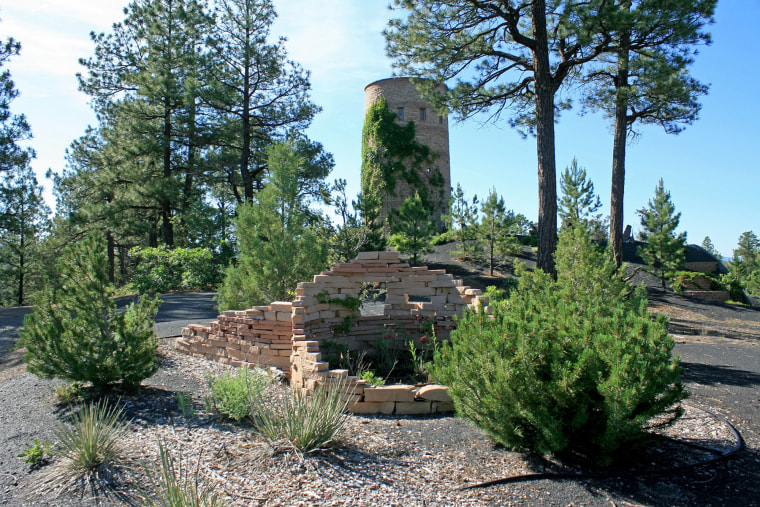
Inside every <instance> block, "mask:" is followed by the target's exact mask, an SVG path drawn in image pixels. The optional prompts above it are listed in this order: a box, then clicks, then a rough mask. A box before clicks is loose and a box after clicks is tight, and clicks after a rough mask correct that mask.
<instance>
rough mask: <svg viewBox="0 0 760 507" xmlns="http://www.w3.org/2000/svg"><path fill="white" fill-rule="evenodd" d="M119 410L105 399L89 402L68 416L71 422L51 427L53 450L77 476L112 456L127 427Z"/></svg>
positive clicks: (95, 467)
mask: <svg viewBox="0 0 760 507" xmlns="http://www.w3.org/2000/svg"><path fill="white" fill-rule="evenodd" d="M123 413H124V412H123V410H122V409H117V408H116V407H111V406H109V405H108V402H107V401H106V400H101V401H99V402H98V403H96V404H92V403H89V404H87V405H85V406H83V407H81V408H80V409H79V410H77V411H75V412H74V413H73V414H72V416H71V425H68V424H63V423H61V424H59V425H58V426H56V428H54V429H53V433H54V434H55V436H56V438H57V439H58V445H57V446H56V448H55V453H56V454H58V455H60V456H62V457H63V458H65V459H66V460H67V463H66V467H67V468H68V469H69V470H70V471H71V472H73V473H74V474H75V475H77V476H83V475H86V474H88V473H91V472H94V471H95V470H96V469H98V468H99V467H101V466H103V465H106V464H108V463H109V462H111V461H113V460H114V459H115V458H116V454H117V448H118V445H119V440H120V439H121V438H122V437H123V436H124V434H125V433H126V431H127V425H126V424H125V423H124V422H123V421H122V420H121V419H122V416H123Z"/></svg>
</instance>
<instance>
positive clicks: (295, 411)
mask: <svg viewBox="0 0 760 507" xmlns="http://www.w3.org/2000/svg"><path fill="white" fill-rule="evenodd" d="M252 400H253V405H254V412H253V423H254V428H255V431H256V432H258V433H259V434H261V435H264V436H265V437H266V438H268V439H269V440H270V441H271V442H277V441H281V440H285V441H287V442H289V443H290V444H291V445H292V446H293V447H295V448H297V449H299V450H301V451H305V452H308V451H313V450H316V449H319V448H322V447H325V446H327V445H329V444H331V443H333V442H334V441H335V440H336V438H337V437H338V436H339V435H340V432H341V431H342V430H343V427H344V426H345V424H346V416H345V415H344V412H345V411H346V409H347V408H348V403H349V401H350V400H351V396H350V393H347V389H346V384H345V383H344V382H335V383H333V384H331V385H330V387H329V388H326V387H325V386H319V387H318V388H317V389H315V390H314V393H313V394H312V395H311V396H306V395H304V394H302V393H301V392H300V391H295V392H294V393H293V395H292V396H289V397H287V398H285V399H281V400H277V401H273V400H266V399H264V397H263V393H259V395H258V396H257V397H255V398H252Z"/></svg>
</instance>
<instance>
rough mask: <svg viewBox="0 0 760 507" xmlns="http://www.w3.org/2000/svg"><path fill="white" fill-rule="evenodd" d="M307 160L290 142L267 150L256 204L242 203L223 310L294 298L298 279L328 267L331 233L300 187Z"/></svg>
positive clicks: (221, 303) (223, 293)
mask: <svg viewBox="0 0 760 507" xmlns="http://www.w3.org/2000/svg"><path fill="white" fill-rule="evenodd" d="M306 164H307V160H306V158H305V157H303V156H302V155H301V154H300V153H299V152H298V151H296V150H295V149H294V146H293V144H292V143H283V144H276V145H273V146H272V147H271V148H270V149H269V157H268V159H267V167H268V168H269V172H270V175H269V178H268V179H267V181H266V185H265V187H264V189H263V190H261V191H260V192H259V193H258V194H257V198H256V200H255V202H254V203H253V204H241V205H239V206H238V216H237V219H236V222H235V235H236V236H237V240H238V251H239V253H238V256H237V259H236V262H235V264H234V265H233V266H230V267H229V268H228V269H227V272H226V275H225V280H224V282H223V284H222V286H221V287H220V288H219V306H220V308H221V309H223V310H227V309H244V308H250V307H251V306H253V305H258V304H268V303H270V302H272V301H289V300H292V299H293V298H294V297H295V290H296V285H297V284H298V282H302V281H306V280H310V279H311V277H312V276H314V275H315V274H317V273H319V272H320V271H322V270H323V269H325V268H326V267H327V260H328V240H327V237H328V234H327V232H326V231H325V230H324V228H320V222H321V217H319V216H318V215H317V214H316V212H314V211H313V210H310V209H309V207H308V204H309V201H308V199H306V196H305V195H304V194H303V193H301V191H300V190H301V189H300V187H299V174H301V173H302V171H303V170H304V166H305V165H306Z"/></svg>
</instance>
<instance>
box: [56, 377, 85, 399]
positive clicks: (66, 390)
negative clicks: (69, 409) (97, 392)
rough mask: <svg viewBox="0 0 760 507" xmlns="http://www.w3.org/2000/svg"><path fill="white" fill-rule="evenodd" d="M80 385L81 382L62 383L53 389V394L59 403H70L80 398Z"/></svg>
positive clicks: (81, 385)
mask: <svg viewBox="0 0 760 507" xmlns="http://www.w3.org/2000/svg"><path fill="white" fill-rule="evenodd" d="M82 387H83V384H82V382H77V381H74V382H72V383H70V384H69V383H64V384H61V385H60V386H58V388H57V389H56V390H55V396H56V398H58V400H59V401H60V402H61V403H71V402H72V401H76V400H80V399H81V398H82V396H81V394H82Z"/></svg>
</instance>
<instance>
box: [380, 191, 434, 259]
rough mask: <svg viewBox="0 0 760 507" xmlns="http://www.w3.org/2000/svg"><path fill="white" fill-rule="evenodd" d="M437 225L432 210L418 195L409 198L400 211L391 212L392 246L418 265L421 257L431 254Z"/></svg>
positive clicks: (402, 204)
mask: <svg viewBox="0 0 760 507" xmlns="http://www.w3.org/2000/svg"><path fill="white" fill-rule="evenodd" d="M435 230H436V223H435V220H434V219H433V217H432V210H431V209H430V208H429V207H427V206H425V204H424V203H423V202H422V199H421V198H420V195H419V194H418V193H415V194H414V195H413V196H409V197H407V198H406V199H404V202H402V203H401V207H400V208H399V209H398V210H393V211H392V212H391V238H390V240H389V241H388V243H390V245H391V246H393V247H394V248H395V249H396V250H398V251H399V252H401V253H403V254H408V255H410V256H411V262H412V266H416V265H417V261H418V259H419V256H420V255H424V254H427V253H431V252H432V251H433V248H432V247H431V246H430V241H431V240H432V239H433V236H434V235H435Z"/></svg>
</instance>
